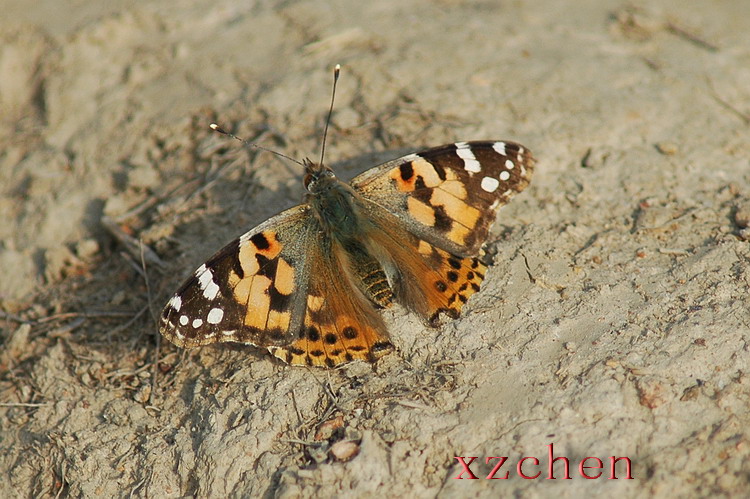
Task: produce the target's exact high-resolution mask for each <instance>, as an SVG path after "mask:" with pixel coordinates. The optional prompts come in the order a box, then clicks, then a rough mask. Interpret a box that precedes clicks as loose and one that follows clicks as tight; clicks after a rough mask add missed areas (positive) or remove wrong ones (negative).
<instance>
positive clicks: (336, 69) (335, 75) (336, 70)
mask: <svg viewBox="0 0 750 499" xmlns="http://www.w3.org/2000/svg"><path fill="white" fill-rule="evenodd" d="M340 73H341V64H336V67H334V68H333V90H332V91H331V107H329V108H328V118H326V127H325V128H324V129H323V146H322V147H321V148H320V164H321V165H322V164H323V157H324V156H325V154H326V137H327V136H328V125H329V124H330V123H331V115H332V114H333V100H334V99H335V98H336V83H337V82H338V81H339V74H340Z"/></svg>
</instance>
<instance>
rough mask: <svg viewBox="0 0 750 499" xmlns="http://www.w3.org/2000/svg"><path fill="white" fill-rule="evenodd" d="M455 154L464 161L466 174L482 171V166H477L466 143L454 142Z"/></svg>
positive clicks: (477, 162)
mask: <svg viewBox="0 0 750 499" xmlns="http://www.w3.org/2000/svg"><path fill="white" fill-rule="evenodd" d="M456 154H458V157H459V158H461V159H463V160H464V170H466V171H467V172H471V173H478V172H481V171H482V165H480V164H479V161H477V158H476V156H474V153H473V152H471V147H469V144H467V143H466V142H456Z"/></svg>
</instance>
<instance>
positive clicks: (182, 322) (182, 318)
mask: <svg viewBox="0 0 750 499" xmlns="http://www.w3.org/2000/svg"><path fill="white" fill-rule="evenodd" d="M189 321H190V319H188V316H187V315H181V316H180V325H181V326H187V323H188V322H189Z"/></svg>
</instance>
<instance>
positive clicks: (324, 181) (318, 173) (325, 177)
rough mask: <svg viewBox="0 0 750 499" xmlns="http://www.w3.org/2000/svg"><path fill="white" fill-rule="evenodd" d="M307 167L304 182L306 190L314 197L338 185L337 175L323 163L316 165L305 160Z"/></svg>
mask: <svg viewBox="0 0 750 499" xmlns="http://www.w3.org/2000/svg"><path fill="white" fill-rule="evenodd" d="M302 163H303V164H304V166H305V178H304V180H303V182H304V185H305V189H307V192H309V193H310V194H312V195H316V194H320V193H322V192H324V191H326V190H328V189H330V188H331V185H333V184H335V183H336V180H337V179H336V175H335V174H334V173H333V170H331V169H330V168H328V167H327V166H325V165H324V164H323V163H314V162H312V161H310V160H309V159H307V158H305V159H304V161H303V162H302Z"/></svg>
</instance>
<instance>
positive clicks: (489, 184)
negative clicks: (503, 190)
mask: <svg viewBox="0 0 750 499" xmlns="http://www.w3.org/2000/svg"><path fill="white" fill-rule="evenodd" d="M503 173H505V174H507V173H508V172H503ZM499 185H500V182H498V181H497V179H496V178H492V177H484V178H483V179H482V189H484V190H485V191H487V192H495V190H496V189H497V188H498V186H499Z"/></svg>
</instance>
